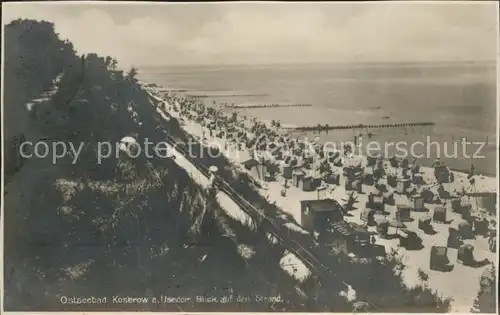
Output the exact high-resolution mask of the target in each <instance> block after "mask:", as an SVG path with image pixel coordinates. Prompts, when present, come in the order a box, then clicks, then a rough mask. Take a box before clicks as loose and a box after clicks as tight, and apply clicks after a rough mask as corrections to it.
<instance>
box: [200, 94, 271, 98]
mask: <svg viewBox="0 0 500 315" xmlns="http://www.w3.org/2000/svg"><path fill="white" fill-rule="evenodd" d="M251 96H269V94H193V95H191V97H194V98H209V97H216V98H221V97H251Z"/></svg>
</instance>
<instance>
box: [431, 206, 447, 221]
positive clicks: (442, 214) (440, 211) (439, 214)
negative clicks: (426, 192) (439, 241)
mask: <svg viewBox="0 0 500 315" xmlns="http://www.w3.org/2000/svg"><path fill="white" fill-rule="evenodd" d="M432 221H434V222H436V223H446V208H445V207H441V206H439V207H435V208H434V215H433V216H432Z"/></svg>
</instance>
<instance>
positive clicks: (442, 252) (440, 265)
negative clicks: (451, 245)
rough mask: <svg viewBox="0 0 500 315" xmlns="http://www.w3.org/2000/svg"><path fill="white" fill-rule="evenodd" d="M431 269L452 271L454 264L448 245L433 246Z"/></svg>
mask: <svg viewBox="0 0 500 315" xmlns="http://www.w3.org/2000/svg"><path fill="white" fill-rule="evenodd" d="M430 256H431V257H430V269H431V270H435V271H450V270H451V269H453V265H451V264H450V260H449V258H448V247H445V246H432V248H431V255H430Z"/></svg>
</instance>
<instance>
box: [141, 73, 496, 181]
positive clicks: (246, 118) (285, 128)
mask: <svg viewBox="0 0 500 315" xmlns="http://www.w3.org/2000/svg"><path fill="white" fill-rule="evenodd" d="M140 84H141V86H143V87H144V88H146V89H154V90H157V91H159V92H162V93H168V94H173V95H175V96H177V97H181V98H185V99H196V97H193V96H190V95H189V94H187V93H186V92H185V91H184V90H176V89H174V90H170V89H167V88H165V87H162V86H160V85H158V84H156V83H146V82H142V81H140ZM163 101H166V100H163ZM198 101H200V100H198ZM201 101H202V100H201ZM221 104H223V102H220V103H219V104H218V105H219V107H217V106H216V107H214V106H212V105H211V104H210V105H205V106H206V107H208V108H212V109H214V110H215V111H218V110H222V111H220V115H224V116H226V117H231V114H232V113H234V112H228V111H227V110H240V109H242V110H244V109H246V108H244V107H237V106H235V107H224V106H221ZM291 107H294V106H291ZM298 107H303V106H298ZM269 108H275V107H269ZM248 109H250V108H248ZM236 113H237V114H238V121H240V122H243V123H244V124H246V125H248V124H249V123H251V122H259V123H263V124H265V125H266V126H267V127H274V128H276V126H273V123H274V120H271V119H262V118H259V117H256V116H252V115H246V114H245V115H243V114H242V113H238V112H236ZM410 124H415V123H410ZM417 124H418V123H417ZM361 125H363V124H360V125H357V126H354V127H358V128H359V126H361ZM425 125H434V123H429V122H427V123H425ZM322 127H324V126H322ZM331 127H335V126H331ZM344 127H352V126H344ZM304 128H306V129H308V130H302V129H304ZM276 129H277V130H276V131H277V132H278V133H285V134H288V135H289V137H290V138H294V139H297V140H301V139H302V138H303V135H304V134H307V133H310V132H314V130H313V129H314V128H312V127H304V126H302V125H297V124H286V123H279V126H278V127H277V128H276ZM309 129H310V130H309ZM338 129H339V130H338V131H345V130H349V129H346V128H338ZM332 130H333V129H332ZM327 134H328V133H327ZM314 135H315V137H312V139H314V138H320V139H319V141H317V143H318V144H324V143H325V141H324V140H323V139H321V138H322V137H320V136H324V131H323V134H318V135H316V134H314ZM305 138H306V139H307V138H308V137H307V136H306V137H305ZM333 142H334V143H337V142H338V141H333ZM346 142H352V139H350V138H349V139H345V140H342V141H340V142H338V143H346ZM382 142H383V141H382ZM357 155H358V156H360V157H362V158H365V159H366V152H364V151H363V153H361V154H360V153H357ZM384 158H385V159H387V160H388V159H389V158H390V157H384ZM408 159H409V158H408ZM446 159H448V160H450V158H446ZM427 160H429V161H427ZM441 160H443V159H441ZM462 160H463V161H465V159H462ZM432 163H433V161H430V158H429V159H425V158H423V159H422V162H421V163H420V164H421V168H422V169H425V170H426V171H427V172H433V168H432V167H431V166H429V165H430V164H432ZM447 167H448V168H449V170H450V171H453V172H458V173H462V174H465V175H467V174H468V172H469V168H468V167H470V164H468V167H454V166H449V165H447ZM476 173H477V172H476ZM477 175H478V176H480V177H481V178H490V179H492V180H495V179H496V176H497V174H496V167H495V170H494V171H493V172H488V171H482V172H481V173H479V174H477Z"/></svg>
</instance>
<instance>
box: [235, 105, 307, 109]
mask: <svg viewBox="0 0 500 315" xmlns="http://www.w3.org/2000/svg"><path fill="white" fill-rule="evenodd" d="M311 106H312V104H250V105H234V106H228V108H236V109H238V108H275V107H311Z"/></svg>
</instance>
